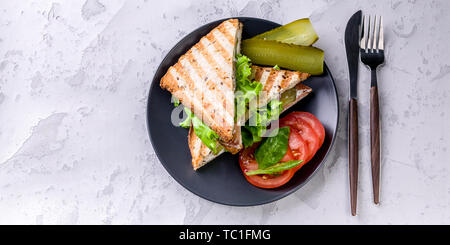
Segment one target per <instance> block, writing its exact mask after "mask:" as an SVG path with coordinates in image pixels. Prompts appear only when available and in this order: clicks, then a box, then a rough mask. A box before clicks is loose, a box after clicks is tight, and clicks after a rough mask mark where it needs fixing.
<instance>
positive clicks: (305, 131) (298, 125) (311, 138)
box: [280, 114, 320, 161]
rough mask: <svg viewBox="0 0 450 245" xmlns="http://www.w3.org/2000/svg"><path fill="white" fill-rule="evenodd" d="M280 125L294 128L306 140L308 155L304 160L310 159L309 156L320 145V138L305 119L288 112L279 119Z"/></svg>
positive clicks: (314, 152)
mask: <svg viewBox="0 0 450 245" xmlns="http://www.w3.org/2000/svg"><path fill="white" fill-rule="evenodd" d="M280 121H281V122H280V125H287V126H289V127H291V130H292V129H296V130H297V131H298V133H299V134H300V135H301V137H302V138H303V139H304V140H305V141H306V144H307V145H308V150H309V151H308V152H309V154H308V155H309V156H308V158H306V161H309V160H311V158H312V157H313V156H314V154H316V151H317V150H318V149H319V147H320V139H319V138H318V136H317V134H316V133H315V132H314V130H313V129H312V128H311V126H309V125H308V124H307V123H306V121H305V120H303V119H301V118H297V117H294V116H293V115H291V114H289V115H287V116H286V117H284V118H282V119H280Z"/></svg>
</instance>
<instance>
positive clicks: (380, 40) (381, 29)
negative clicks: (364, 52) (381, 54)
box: [378, 15, 384, 50]
mask: <svg viewBox="0 0 450 245" xmlns="http://www.w3.org/2000/svg"><path fill="white" fill-rule="evenodd" d="M379 36H380V37H379V41H378V49H379V50H384V33H383V16H381V15H380V33H379Z"/></svg>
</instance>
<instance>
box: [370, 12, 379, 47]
mask: <svg viewBox="0 0 450 245" xmlns="http://www.w3.org/2000/svg"><path fill="white" fill-rule="evenodd" d="M377 20H378V19H377V16H376V15H375V16H374V19H373V40H372V53H375V52H378V49H377V44H378V39H377V30H378V27H379V25H377V23H378V21H377Z"/></svg>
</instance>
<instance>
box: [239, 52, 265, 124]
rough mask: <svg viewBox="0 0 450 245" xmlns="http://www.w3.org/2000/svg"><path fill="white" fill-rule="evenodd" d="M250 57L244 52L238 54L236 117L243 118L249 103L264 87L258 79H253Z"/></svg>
mask: <svg viewBox="0 0 450 245" xmlns="http://www.w3.org/2000/svg"><path fill="white" fill-rule="evenodd" d="M251 65H252V64H251V61H250V59H249V58H248V57H247V56H245V55H242V54H237V55H236V72H235V79H236V91H235V102H236V118H241V117H242V116H243V115H244V113H245V111H246V109H247V105H248V103H249V102H250V101H251V100H253V99H256V98H257V97H258V95H259V93H260V92H261V91H262V89H263V85H262V84H261V83H260V82H257V81H251V80H250V75H251V74H252V69H251Z"/></svg>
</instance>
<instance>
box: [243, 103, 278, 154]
mask: <svg viewBox="0 0 450 245" xmlns="http://www.w3.org/2000/svg"><path fill="white" fill-rule="evenodd" d="M281 111H282V102H281V101H279V100H271V101H270V102H269V104H267V106H266V107H261V108H258V109H257V111H256V112H255V113H253V114H252V115H251V117H250V119H249V120H248V122H247V123H246V125H245V126H244V127H243V128H242V130H241V131H242V132H245V134H243V135H242V142H243V144H244V146H245V147H249V146H251V145H253V144H254V143H256V142H259V141H261V140H262V137H263V136H264V134H265V133H266V131H267V126H268V125H269V124H270V122H272V121H274V120H277V119H278V117H279V116H280V113H281Z"/></svg>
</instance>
